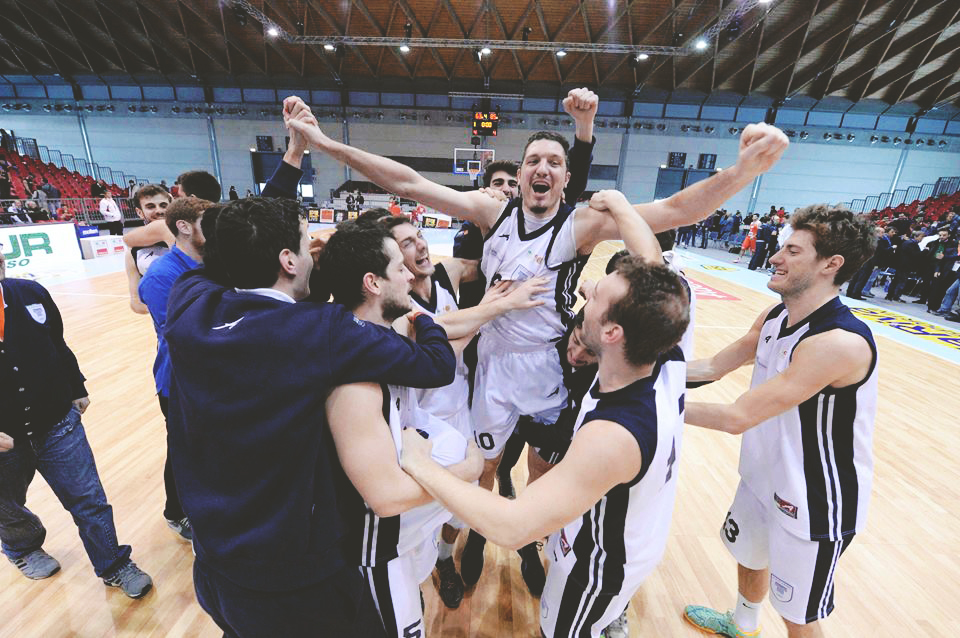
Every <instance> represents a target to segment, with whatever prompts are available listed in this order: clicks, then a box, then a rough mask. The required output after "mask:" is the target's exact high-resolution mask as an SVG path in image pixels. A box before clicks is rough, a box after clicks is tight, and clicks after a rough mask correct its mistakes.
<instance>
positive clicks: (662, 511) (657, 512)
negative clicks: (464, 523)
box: [550, 347, 687, 595]
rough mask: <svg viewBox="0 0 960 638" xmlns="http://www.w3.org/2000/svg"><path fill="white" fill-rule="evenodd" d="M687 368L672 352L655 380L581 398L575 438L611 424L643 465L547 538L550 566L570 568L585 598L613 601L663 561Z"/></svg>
mask: <svg viewBox="0 0 960 638" xmlns="http://www.w3.org/2000/svg"><path fill="white" fill-rule="evenodd" d="M686 378H687V364H686V362H685V361H684V359H683V352H682V351H681V350H680V348H679V347H674V348H673V349H672V350H670V351H669V352H667V353H665V354H664V355H662V356H661V357H660V360H659V361H658V363H657V365H656V367H655V368H654V371H653V373H652V374H651V375H650V376H649V377H647V378H646V379H641V380H639V381H636V382H634V383H632V384H631V385H629V386H627V387H625V388H621V389H620V390H617V391H614V392H608V393H601V392H600V391H599V385H598V381H597V380H594V383H593V386H592V387H591V389H590V391H589V392H587V394H586V396H584V398H583V403H582V405H581V407H580V414H579V416H578V418H577V423H576V426H575V428H574V437H576V432H578V431H579V430H580V428H581V427H582V426H583V425H584V424H586V423H589V422H590V421H597V420H603V421H613V422H614V423H618V424H620V425H622V426H623V427H624V428H626V429H627V430H628V431H629V432H630V433H631V434H632V435H633V436H634V437H635V438H636V439H637V443H638V444H639V446H640V454H641V458H642V465H641V469H640V472H639V473H638V475H637V477H636V478H635V479H634V480H633V481H632V482H630V483H622V484H620V485H617V486H616V487H614V488H613V489H611V490H610V491H609V492H607V493H606V494H605V495H604V496H603V498H601V499H600V500H599V501H598V502H597V504H596V505H594V506H593V507H592V508H590V510H588V511H587V512H586V513H584V514H583V516H581V517H579V518H578V519H576V520H574V521H573V522H571V523H569V524H568V525H566V526H565V527H564V528H563V529H561V530H560V531H559V532H555V533H554V534H553V535H552V537H551V539H550V540H551V548H552V549H553V551H554V556H553V558H554V560H557V561H564V562H571V563H573V564H572V565H569V566H568V567H570V568H571V572H570V573H571V577H576V578H577V579H578V580H579V582H581V583H584V584H585V586H586V589H585V591H586V594H585V595H590V594H591V593H592V594H594V595H598V594H615V593H618V592H619V591H620V590H621V589H622V588H623V587H624V586H636V584H637V583H638V580H640V579H642V578H644V577H645V576H646V575H647V574H648V573H649V572H650V570H652V569H653V568H654V567H655V566H656V565H657V564H658V563H659V562H660V559H661V558H662V557H663V551H664V548H665V547H666V543H667V535H668V533H669V531H670V520H671V517H672V516H673V504H674V498H675V495H676V489H677V470H678V466H677V460H678V459H679V456H680V445H681V437H682V435H683V400H684V392H685V389H686Z"/></svg>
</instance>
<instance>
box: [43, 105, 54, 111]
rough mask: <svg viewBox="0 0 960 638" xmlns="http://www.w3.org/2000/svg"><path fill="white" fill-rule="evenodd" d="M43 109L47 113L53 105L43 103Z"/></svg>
mask: <svg viewBox="0 0 960 638" xmlns="http://www.w3.org/2000/svg"><path fill="white" fill-rule="evenodd" d="M43 110H44V111H46V112H47V113H49V112H50V111H52V110H53V107H52V106H50V105H49V104H44V105H43Z"/></svg>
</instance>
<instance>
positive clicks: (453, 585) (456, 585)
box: [437, 558, 463, 609]
mask: <svg viewBox="0 0 960 638" xmlns="http://www.w3.org/2000/svg"><path fill="white" fill-rule="evenodd" d="M437 576H439V577H440V584H439V586H438V587H437V591H438V592H439V593H440V600H442V601H443V604H444V605H446V606H447V609H456V608H457V607H459V606H460V602H461V601H462V600H463V579H462V578H460V574H458V573H457V568H456V566H455V565H454V564H453V558H444V559H443V560H438V561H437Z"/></svg>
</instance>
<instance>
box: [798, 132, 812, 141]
mask: <svg viewBox="0 0 960 638" xmlns="http://www.w3.org/2000/svg"><path fill="white" fill-rule="evenodd" d="M808 137H810V134H809V133H807V132H806V131H800V139H801V140H805V139H807V138H808Z"/></svg>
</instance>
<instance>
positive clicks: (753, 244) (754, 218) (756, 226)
mask: <svg viewBox="0 0 960 638" xmlns="http://www.w3.org/2000/svg"><path fill="white" fill-rule="evenodd" d="M744 223H746V224H748V226H747V234H746V236H745V237H744V238H743V243H742V244H741V245H740V254H739V255H737V258H736V259H734V260H733V263H738V262H739V261H740V260H741V259H742V258H743V255H744V253H746V252H747V251H748V250H749V251H750V257H751V261H753V259H752V258H753V257H754V256H755V255H756V254H757V233H759V232H760V223H761V222H760V220H759V219H758V215H747V219H746V221H745V222H744Z"/></svg>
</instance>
